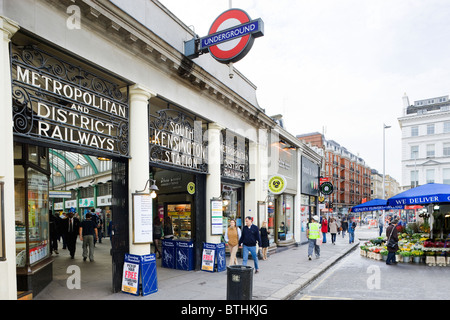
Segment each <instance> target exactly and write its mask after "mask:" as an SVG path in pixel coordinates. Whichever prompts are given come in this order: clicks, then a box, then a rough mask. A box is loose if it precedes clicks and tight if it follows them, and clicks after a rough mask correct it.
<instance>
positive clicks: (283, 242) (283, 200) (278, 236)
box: [267, 140, 298, 246]
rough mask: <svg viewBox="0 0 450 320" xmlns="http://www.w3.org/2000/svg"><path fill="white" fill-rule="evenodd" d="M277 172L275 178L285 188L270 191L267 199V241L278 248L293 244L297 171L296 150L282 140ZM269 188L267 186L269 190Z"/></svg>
mask: <svg viewBox="0 0 450 320" xmlns="http://www.w3.org/2000/svg"><path fill="white" fill-rule="evenodd" d="M277 170H278V173H277V176H279V177H280V179H282V180H283V184H284V185H285V186H284V188H283V189H282V190H280V191H279V192H274V190H273V189H272V195H271V196H270V197H269V198H270V199H269V200H270V201H269V203H268V221H267V225H268V231H269V241H270V242H273V243H275V244H276V245H278V246H287V245H292V244H294V243H295V239H294V228H295V227H294V225H295V224H294V222H295V221H294V217H295V214H296V210H295V201H296V197H297V190H298V186H297V185H298V179H297V174H298V170H297V150H296V148H295V147H293V146H291V145H288V144H287V143H286V142H285V141H283V140H281V141H280V142H279V144H278V168H277ZM275 177H276V176H275ZM269 183H270V180H269ZM271 187H272V186H269V189H271Z"/></svg>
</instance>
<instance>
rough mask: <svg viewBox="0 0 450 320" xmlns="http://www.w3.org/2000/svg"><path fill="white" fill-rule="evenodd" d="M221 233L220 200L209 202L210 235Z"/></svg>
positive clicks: (221, 213) (221, 214) (221, 215)
mask: <svg viewBox="0 0 450 320" xmlns="http://www.w3.org/2000/svg"><path fill="white" fill-rule="evenodd" d="M222 233H223V212H222V200H211V234H212V235H221V234H222Z"/></svg>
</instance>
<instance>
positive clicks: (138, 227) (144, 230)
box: [133, 194, 153, 243]
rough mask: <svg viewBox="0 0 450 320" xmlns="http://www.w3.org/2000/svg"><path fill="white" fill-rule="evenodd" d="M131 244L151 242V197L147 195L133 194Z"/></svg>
mask: <svg viewBox="0 0 450 320" xmlns="http://www.w3.org/2000/svg"><path fill="white" fill-rule="evenodd" d="M133 230H134V237H133V243H151V242H152V241H153V210H152V197H151V196H150V195H149V194H133Z"/></svg>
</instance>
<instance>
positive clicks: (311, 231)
mask: <svg viewBox="0 0 450 320" xmlns="http://www.w3.org/2000/svg"><path fill="white" fill-rule="evenodd" d="M321 233H322V231H321V228H320V223H319V217H318V216H313V217H312V219H311V222H310V223H308V228H307V229H306V237H307V238H308V259H309V260H311V257H312V254H313V251H314V252H315V253H316V258H317V259H319V257H320V241H321V236H322V235H321Z"/></svg>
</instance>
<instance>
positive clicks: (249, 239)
mask: <svg viewBox="0 0 450 320" xmlns="http://www.w3.org/2000/svg"><path fill="white" fill-rule="evenodd" d="M256 242H258V245H261V235H260V234H259V229H258V227H257V226H256V225H254V224H253V219H252V217H246V218H245V226H244V228H243V229H242V234H241V238H240V239H239V246H242V245H244V246H243V250H242V255H243V259H242V265H244V266H246V265H247V260H248V252H249V251H250V253H251V254H252V258H253V261H254V263H255V273H258V272H259V268H258V252H257V251H256Z"/></svg>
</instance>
